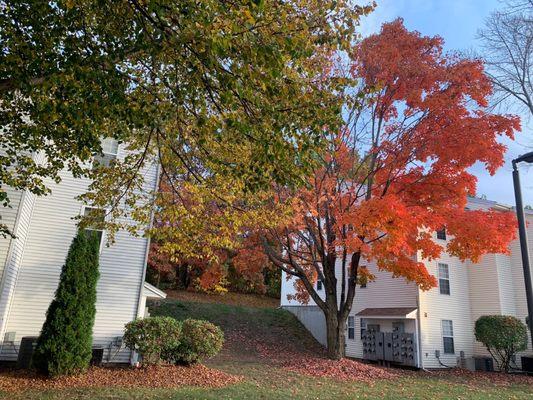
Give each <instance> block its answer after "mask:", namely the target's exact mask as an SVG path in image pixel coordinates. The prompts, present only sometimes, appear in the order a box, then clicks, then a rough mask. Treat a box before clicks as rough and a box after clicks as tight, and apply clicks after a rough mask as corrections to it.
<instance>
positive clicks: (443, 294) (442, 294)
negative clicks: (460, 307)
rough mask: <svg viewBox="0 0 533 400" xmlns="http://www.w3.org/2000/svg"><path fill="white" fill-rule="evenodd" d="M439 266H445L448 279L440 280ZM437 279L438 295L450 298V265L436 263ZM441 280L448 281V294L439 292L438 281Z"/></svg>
mask: <svg viewBox="0 0 533 400" xmlns="http://www.w3.org/2000/svg"><path fill="white" fill-rule="evenodd" d="M441 265H446V268H447V270H448V277H447V278H442V277H441V276H440V266H441ZM437 278H438V281H439V294H440V295H441V296H451V295H452V285H451V280H450V265H449V264H447V263H442V262H439V263H437ZM441 279H442V280H444V281H448V289H449V292H450V293H442V292H441V286H440V280H441Z"/></svg>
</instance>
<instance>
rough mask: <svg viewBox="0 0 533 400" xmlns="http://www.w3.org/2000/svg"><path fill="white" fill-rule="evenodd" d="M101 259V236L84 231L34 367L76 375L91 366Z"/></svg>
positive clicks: (48, 317) (63, 273) (71, 256)
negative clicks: (99, 259) (97, 284)
mask: <svg viewBox="0 0 533 400" xmlns="http://www.w3.org/2000/svg"><path fill="white" fill-rule="evenodd" d="M98 257H99V238H98V236H97V235H96V234H93V233H91V232H86V231H81V230H80V231H79V232H78V234H77V235H76V237H75V238H74V240H73V241H72V244H71V246H70V249H69V252H68V255H67V259H66V261H65V265H64V266H63V269H62V271H61V277H60V280H59V286H58V288H57V290H56V293H55V297H54V300H53V301H52V303H51V304H50V306H49V308H48V311H47V313H46V321H45V322H44V325H43V328H42V330H41V334H40V336H39V340H38V342H37V347H36V349H35V353H34V354H33V360H32V362H33V366H34V367H35V368H36V369H37V370H38V371H40V372H42V373H44V374H47V375H50V376H59V375H72V374H76V373H80V372H83V371H85V370H86V369H87V368H88V366H89V362H90V360H91V356H92V340H93V339H92V329H93V325H94V317H95V314H96V307H95V304H96V283H97V281H98V275H99V273H98Z"/></svg>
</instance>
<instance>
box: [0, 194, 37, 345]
mask: <svg viewBox="0 0 533 400" xmlns="http://www.w3.org/2000/svg"><path fill="white" fill-rule="evenodd" d="M9 195H10V197H11V199H12V205H13V208H12V209H10V210H9V211H10V212H12V213H13V214H14V215H15V216H14V218H12V221H10V222H11V224H12V225H11V226H10V228H12V231H13V233H14V234H15V238H14V239H5V243H8V244H9V246H8V248H7V250H8V251H7V254H6V256H5V262H4V264H3V265H4V268H3V276H2V280H1V281H0V338H1V340H3V338H4V334H5V332H6V324H7V320H8V315H9V312H10V309H11V306H12V304H13V293H14V291H15V285H16V283H17V279H18V276H19V271H20V266H21V262H22V257H23V254H24V249H25V244H26V241H27V238H28V231H29V226H30V221H31V217H32V213H33V207H34V204H35V196H34V195H33V194H31V193H28V192H25V193H22V192H15V191H11V193H10V194H9ZM13 200H15V201H13ZM0 343H1V342H0Z"/></svg>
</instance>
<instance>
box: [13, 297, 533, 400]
mask: <svg viewBox="0 0 533 400" xmlns="http://www.w3.org/2000/svg"><path fill="white" fill-rule="evenodd" d="M153 315H171V316H173V317H176V318H179V319H182V318H187V317H194V318H204V319H208V320H210V321H213V322H214V323H217V324H219V325H220V326H221V327H222V328H223V329H224V331H225V332H226V335H227V337H228V342H227V344H226V345H225V348H224V350H223V352H222V353H221V354H220V355H219V356H217V357H216V358H214V359H212V360H210V361H208V362H207V364H208V365H209V366H210V367H213V368H218V369H221V370H224V371H227V372H230V373H233V374H238V375H243V376H245V380H244V381H243V382H241V383H239V384H236V385H232V386H228V387H225V388H221V389H199V388H181V389H173V390H169V389H135V390H132V389H129V390H127V389H115V388H113V389H80V390H67V391H61V392H40V393H35V392H34V393H26V394H23V395H22V394H21V395H19V396H16V397H13V396H12V395H10V396H9V397H6V398H10V399H30V398H31V399H58V400H66V399H435V400H436V399H480V400H481V399H483V400H484V399H531V398H533V388H532V387H530V386H529V387H528V386H525V385H512V386H509V387H502V386H496V385H494V384H492V383H490V382H488V381H475V380H472V379H462V378H461V377H452V376H447V377H437V376H428V375H426V374H419V373H408V374H405V375H404V376H402V377H400V378H398V379H394V380H388V381H376V382H375V383H374V384H373V385H369V384H365V383H360V382H339V381H336V380H333V379H329V378H313V377H307V376H302V375H297V374H295V373H292V372H287V371H286V370H284V369H282V368H281V367H280V366H279V365H275V364H273V363H271V362H269V360H268V359H265V358H262V357H261V354H259V353H257V352H256V351H255V350H254V348H253V346H250V342H249V341H248V339H249V335H250V333H251V332H253V335H256V336H257V337H260V338H261V340H262V342H263V343H265V344H266V345H267V346H276V343H278V342H279V343H281V342H283V343H284V345H287V344H290V345H291V346H295V347H296V348H298V349H301V351H307V350H309V349H311V351H313V349H315V346H317V344H316V342H314V340H313V339H312V338H311V337H310V336H309V335H308V334H307V332H306V331H305V330H303V329H302V327H301V325H300V324H299V322H298V321H297V320H295V319H294V318H293V317H292V315H290V314H289V313H287V312H285V311H283V310H275V309H264V308H263V309H257V308H255V309H254V308H247V307H235V306H229V305H224V304H201V303H187V302H178V301H176V300H167V301H164V302H162V303H161V304H160V305H159V307H158V308H156V309H154V310H153ZM280 348H282V347H280Z"/></svg>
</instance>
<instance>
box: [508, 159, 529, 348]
mask: <svg viewBox="0 0 533 400" xmlns="http://www.w3.org/2000/svg"><path fill="white" fill-rule="evenodd" d="M520 162H526V163H529V164H533V151H532V152H529V153H527V154H524V155H522V156H520V157H518V158H516V159H514V160H513V184H514V195H515V199H516V216H517V218H518V234H519V236H520V251H521V253H522V268H523V269H524V281H525V284H526V300H527V313H528V325H529V334H530V335H531V343H532V344H533V288H532V287H531V270H530V268H529V249H528V246H527V232H526V217H525V213H524V204H522V190H521V188H520V175H519V173H518V169H517V167H516V164H518V163H520Z"/></svg>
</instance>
